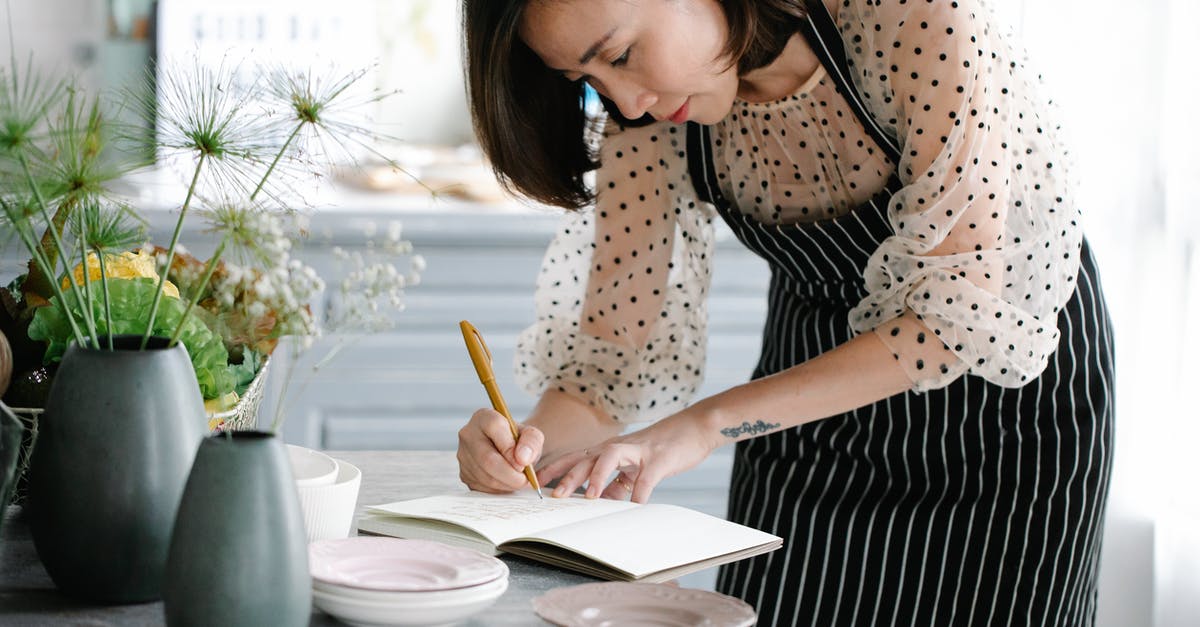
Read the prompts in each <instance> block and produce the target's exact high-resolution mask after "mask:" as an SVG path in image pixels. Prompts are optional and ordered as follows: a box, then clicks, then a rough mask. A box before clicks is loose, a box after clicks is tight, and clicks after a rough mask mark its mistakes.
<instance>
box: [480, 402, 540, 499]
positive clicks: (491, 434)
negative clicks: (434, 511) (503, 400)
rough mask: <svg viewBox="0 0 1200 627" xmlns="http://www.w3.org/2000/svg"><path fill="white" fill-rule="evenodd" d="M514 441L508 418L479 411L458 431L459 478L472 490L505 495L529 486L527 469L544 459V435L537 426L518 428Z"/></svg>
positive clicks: (494, 412)
mask: <svg viewBox="0 0 1200 627" xmlns="http://www.w3.org/2000/svg"><path fill="white" fill-rule="evenodd" d="M518 429H519V433H520V439H519V440H514V439H513V435H512V428H511V427H509V425H508V419H507V418H505V417H504V416H503V415H502V414H500V412H497V411H495V410H493V409H479V410H477V411H476V412H475V413H474V414H472V415H471V419H470V420H469V421H468V422H467V424H466V426H464V427H463V428H462V429H460V430H459V431H458V476H459V478H460V479H462V482H463V483H465V484H466V485H467V487H468V488H470V489H472V490H477V491H479V492H488V493H491V494H503V493H507V492H513V491H515V490H519V489H520V488H522V487H526V486H528V485H529V480H528V479H526V478H525V473H524V469H525V466H527V465H534V464H536V463H537V461H538V459H540V458H541V456H542V446H543V445H544V443H545V436H544V435H543V434H542V431H541V430H540V429H538V428H537V427H531V426H523V425H518Z"/></svg>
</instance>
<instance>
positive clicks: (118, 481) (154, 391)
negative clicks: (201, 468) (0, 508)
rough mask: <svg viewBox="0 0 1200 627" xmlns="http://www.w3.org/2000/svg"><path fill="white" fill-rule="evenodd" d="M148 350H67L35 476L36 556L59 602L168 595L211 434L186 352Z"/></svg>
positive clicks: (154, 341)
mask: <svg viewBox="0 0 1200 627" xmlns="http://www.w3.org/2000/svg"><path fill="white" fill-rule="evenodd" d="M105 339H106V338H105ZM140 342H141V337H140V336H118V337H115V338H114V347H115V350H112V351H110V350H107V349H102V350H93V349H91V348H81V347H79V346H72V347H70V348H68V349H67V352H66V354H65V355H63V359H62V364H61V366H60V367H59V369H58V372H57V373H56V374H55V376H54V382H53V384H52V385H51V388H50V395H49V397H48V398H47V400H46V411H45V413H44V414H43V415H42V417H41V418H40V423H39V435H38V442H37V446H35V447H34V451H33V458H32V460H31V461H30V468H29V499H28V507H29V525H30V529H31V531H32V533H33V541H34V545H35V547H36V548H37V553H38V557H40V558H41V560H42V564H43V565H44V566H45V567H46V571H47V572H48V573H49V574H50V578H51V579H53V580H54V584H55V585H56V586H58V588H59V590H61V591H62V592H63V593H65V594H68V595H71V596H76V597H81V598H86V599H90V600H94V601H100V602H103V603H137V602H146V601H154V600H157V599H159V598H161V596H162V578H163V573H164V570H165V568H166V564H167V548H168V547H169V545H170V541H171V529H172V528H173V527H174V525H175V512H176V510H177V509H178V507H179V500H180V498H181V497H182V496H183V486H184V484H185V483H186V482H187V476H188V472H189V471H190V470H191V467H192V459H193V458H195V455H196V449H197V447H198V446H199V444H200V441H201V440H202V439H203V438H204V435H205V433H206V432H207V420H206V416H205V413H204V400H203V399H202V398H201V396H200V386H199V384H197V383H196V375H195V371H194V370H193V369H192V363H191V361H190V360H189V359H188V355H187V351H186V350H185V349H184V348H183V345H181V344H176V345H175V346H174V347H171V348H167V341H166V339H164V338H151V340H150V343H149V345H148V347H147V349H146V350H138V347H139V345H140Z"/></svg>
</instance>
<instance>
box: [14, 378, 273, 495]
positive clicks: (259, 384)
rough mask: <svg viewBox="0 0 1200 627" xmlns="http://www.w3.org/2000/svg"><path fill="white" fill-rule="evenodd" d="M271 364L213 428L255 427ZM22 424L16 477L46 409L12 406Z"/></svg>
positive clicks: (212, 419)
mask: <svg viewBox="0 0 1200 627" xmlns="http://www.w3.org/2000/svg"><path fill="white" fill-rule="evenodd" d="M270 365H271V360H270V358H267V359H266V360H264V361H263V365H262V367H261V368H259V369H258V373H257V374H255V375H254V380H252V381H251V382H250V386H249V387H247V388H246V393H245V394H243V395H242V397H241V398H239V399H238V402H237V405H234V406H233V407H232V408H230V409H227V410H225V411H223V412H220V413H215V414H208V428H209V430H210V431H213V432H218V431H246V430H251V429H254V428H256V425H257V423H258V406H259V405H260V404H261V403H262V397H263V392H264V390H265V389H266V380H267V367H268V366H270ZM9 409H11V410H12V412H13V413H14V414H16V415H17V418H18V419H19V420H20V421H21V424H22V425H24V427H25V439H24V440H22V446H21V453H20V455H19V456H18V459H17V477H24V475H25V472H26V471H27V470H28V469H29V460H30V458H31V457H32V456H33V447H34V445H35V444H37V437H38V418H40V417H41V415H42V412H43V410H42V409H38V408H32V407H10V408H9ZM24 483H25V482H24V481H20V482H18V484H17V490H16V491H15V492H13V498H12V504H13V505H19V504H21V502H22V501H24V500H25V485H24Z"/></svg>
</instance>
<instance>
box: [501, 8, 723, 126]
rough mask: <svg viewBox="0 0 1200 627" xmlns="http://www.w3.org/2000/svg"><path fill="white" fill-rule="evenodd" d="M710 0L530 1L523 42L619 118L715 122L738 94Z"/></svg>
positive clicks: (720, 15)
mask: <svg viewBox="0 0 1200 627" xmlns="http://www.w3.org/2000/svg"><path fill="white" fill-rule="evenodd" d="M727 33H728V28H727V26H726V23H725V15H724V13H723V12H722V11H721V7H720V6H719V5H718V4H717V2H716V0H531V1H530V3H529V5H528V6H527V7H526V8H525V13H524V17H523V19H522V22H521V32H520V35H521V39H522V40H523V41H524V42H525V44H526V45H527V46H529V47H530V48H531V49H532V50H533V51H534V52H535V53H537V55H538V56H539V57H541V59H542V61H543V62H544V63H545V64H546V66H547V67H550V68H551V69H555V70H558V71H560V72H562V73H563V75H564V76H566V77H567V78H568V79H569V80H586V81H587V82H588V83H589V84H591V85H592V87H594V88H595V89H596V91H598V92H600V94H601V95H603V96H605V97H606V98H608V99H609V100H612V101H613V102H615V103H616V105H617V107H618V108H619V109H620V110H621V114H622V115H624V116H625V117H627V118H629V119H637V118H640V117H642V116H643V115H644V114H646V113H649V114H651V115H653V116H654V117H655V118H656V119H659V120H667V119H669V120H671V121H672V122H675V123H677V124H678V123H683V122H685V121H687V120H692V121H696V122H700V123H703V124H713V123H716V122H719V121H720V120H721V119H723V118H724V117H725V115H726V114H727V113H728V112H729V109H730V107H731V106H732V104H733V100H734V97H735V96H736V95H737V88H738V77H737V67H736V66H735V65H733V64H731V63H729V61H728V59H727V58H725V57H724V56H723V49H724V45H725V39H726V36H727Z"/></svg>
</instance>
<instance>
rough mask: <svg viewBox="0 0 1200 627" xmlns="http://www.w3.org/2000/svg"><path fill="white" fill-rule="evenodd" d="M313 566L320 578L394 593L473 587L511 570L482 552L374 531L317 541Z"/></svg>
mask: <svg viewBox="0 0 1200 627" xmlns="http://www.w3.org/2000/svg"><path fill="white" fill-rule="evenodd" d="M308 565H309V570H310V571H311V572H312V576H313V579H316V580H317V581H321V582H324V583H329V584H334V585H338V586H346V587H350V588H363V589H367V590H385V591H392V592H429V591H434V590H453V589H456V588H467V587H470V586H477V585H480V584H484V583H488V582H490V581H495V580H496V579H499V578H500V577H505V576H507V575H508V567H507V566H505V565H504V562H501V561H500V560H498V559H496V558H495V557H492V556H491V555H484V554H482V553H480V552H478V551H472V550H470V549H464V548H459V547H454V546H450V545H448V544H443V543H441V542H434V541H431V540H402V539H400V538H383V537H374V536H355V537H351V538H340V539H336V540H320V541H317V542H313V543H312V544H309V545H308Z"/></svg>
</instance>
